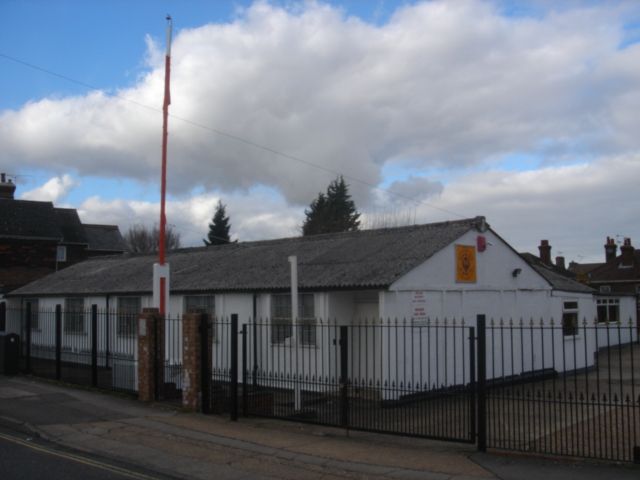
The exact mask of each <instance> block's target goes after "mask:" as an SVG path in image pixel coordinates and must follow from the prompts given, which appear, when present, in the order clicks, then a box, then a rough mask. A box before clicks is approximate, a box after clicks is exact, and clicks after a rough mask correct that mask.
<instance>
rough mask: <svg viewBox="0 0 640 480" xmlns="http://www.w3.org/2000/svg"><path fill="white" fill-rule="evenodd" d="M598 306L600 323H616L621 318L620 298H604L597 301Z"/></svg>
mask: <svg viewBox="0 0 640 480" xmlns="http://www.w3.org/2000/svg"><path fill="white" fill-rule="evenodd" d="M596 304H597V306H598V323H616V322H618V321H619V320H620V300H619V299H617V298H602V299H599V300H597V301H596Z"/></svg>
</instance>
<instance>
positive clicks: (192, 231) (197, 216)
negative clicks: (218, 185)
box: [78, 188, 303, 246]
mask: <svg viewBox="0 0 640 480" xmlns="http://www.w3.org/2000/svg"><path fill="white" fill-rule="evenodd" d="M218 200H222V202H223V203H224V204H226V205H227V215H229V218H230V223H231V238H232V239H234V240H235V239H239V240H240V241H250V240H261V239H264V238H278V237H291V236H297V235H299V234H300V226H301V225H302V219H303V212H302V211H301V210H300V209H299V208H295V207H290V206H288V205H287V204H286V202H285V200H284V198H283V197H282V196H281V195H278V194H276V193H275V192H273V191H270V190H268V189H260V188H258V189H252V191H251V195H250V196H247V195H244V194H240V195H224V196H221V195H219V194H209V193H207V194H201V195H195V196H192V197H190V198H188V199H184V200H180V199H173V200H169V201H168V202H167V223H168V224H169V225H171V226H172V227H173V228H174V229H175V230H177V231H178V232H180V234H181V239H182V244H183V246H202V245H203V243H202V239H203V238H205V236H206V233H207V231H208V224H209V222H211V219H212V217H213V214H214V212H215V207H216V204H217V203H218ZM78 212H79V214H80V218H81V219H82V221H83V222H85V223H107V224H115V225H118V226H119V227H120V230H121V232H122V233H123V234H124V233H125V232H126V231H127V230H128V228H129V227H131V226H132V225H135V224H143V225H147V226H152V225H154V223H157V222H158V219H159V215H160V213H159V212H160V206H159V203H155V202H140V201H131V200H104V199H102V198H100V197H99V196H94V197H90V198H88V199H86V200H85V201H84V202H83V203H82V204H81V205H80V207H79V208H78Z"/></svg>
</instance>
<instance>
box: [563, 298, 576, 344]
mask: <svg viewBox="0 0 640 480" xmlns="http://www.w3.org/2000/svg"><path fill="white" fill-rule="evenodd" d="M562 333H563V334H564V336H566V337H569V336H572V335H577V333H578V302H564V305H563V309H562Z"/></svg>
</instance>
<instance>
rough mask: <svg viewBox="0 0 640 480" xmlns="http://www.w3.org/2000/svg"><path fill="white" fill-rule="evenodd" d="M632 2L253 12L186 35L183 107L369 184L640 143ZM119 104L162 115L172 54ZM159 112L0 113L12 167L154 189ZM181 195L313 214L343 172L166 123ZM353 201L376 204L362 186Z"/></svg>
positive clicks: (176, 64) (182, 113)
mask: <svg viewBox="0 0 640 480" xmlns="http://www.w3.org/2000/svg"><path fill="white" fill-rule="evenodd" d="M623 14H624V10H623V9H622V8H621V7H616V6H611V5H603V6H602V7H575V8H566V9H564V10H562V11H559V12H552V11H549V12H548V13H544V14H543V15H541V16H539V17H536V18H523V17H519V18H512V17H507V16H504V15H503V14H501V13H500V11H499V10H498V9H497V7H495V5H494V4H493V3H489V2H481V1H473V0H467V1H459V2H440V1H434V2H424V3H418V4H416V5H411V6H406V7H404V8H401V9H399V10H398V11H396V13H395V14H394V15H393V16H392V17H391V19H390V20H389V21H388V22H387V23H385V24H383V25H379V26H378V25H373V24H368V23H366V22H364V21H362V20H359V19H357V18H354V17H348V16H345V15H344V14H343V13H342V12H341V11H340V10H338V9H336V8H333V7H330V6H327V5H324V4H321V3H315V2H309V3H304V4H299V5H295V6H294V7H292V8H291V9H290V10H287V9H285V8H280V7H275V6H271V5H269V4H268V3H264V2H258V3H256V4H254V5H252V6H251V7H249V8H247V9H245V10H239V11H238V16H237V17H236V19H235V20H233V21H232V22H230V23H225V24H210V25H205V26H202V27H199V28H193V29H185V30H182V31H180V32H178V34H177V35H176V38H175V43H174V47H173V50H172V52H173V69H172V72H173V78H172V105H171V112H172V114H174V115H175V116H176V117H181V118H185V119H189V120H191V121H193V122H196V123H198V124H200V125H204V126H209V127H213V128H218V129H221V130H224V131H226V132H230V133H232V134H234V135H237V136H240V137H243V138H247V139H250V140H252V141H255V142H257V143H260V144H262V145H266V146H268V147H271V148H274V149H276V150H279V151H282V152H285V153H287V154H290V155H293V156H296V157H300V158H303V159H305V160H308V161H310V162H314V163H317V164H320V165H322V166H323V167H324V168H327V169H329V170H334V171H340V172H343V173H344V174H346V175H348V176H350V177H354V178H357V179H361V180H363V181H365V182H366V183H367V184H377V183H379V181H380V180H381V168H382V166H383V165H384V164H385V163H386V162H389V161H392V160H393V161H402V160H403V159H409V160H411V162H412V165H414V166H444V167H461V166H468V165H477V164H482V163H484V162H487V161H489V160H491V161H494V160H495V158H497V157H499V156H501V155H503V154H506V153H511V152H522V151H525V152H531V153H534V154H540V155H546V159H547V160H548V161H551V162H553V160H554V159H556V158H561V159H565V158H566V156H567V155H573V154H574V153H575V152H576V151H578V152H581V153H584V152H588V153H589V155H590V156H597V155H599V154H602V153H621V152H624V151H628V150H635V149H638V148H640V137H638V135H636V122H635V117H636V112H637V109H638V106H640V81H639V80H640V78H639V77H640V71H639V70H638V68H637V67H636V66H637V65H638V64H640V58H638V57H640V47H639V46H637V45H631V46H627V47H626V48H620V46H619V45H620V42H621V39H622V38H623V35H624V27H623V22H624V18H623V17H624V15H623ZM147 46H148V54H147V56H146V59H145V61H146V62H147V63H148V65H150V70H149V72H148V74H146V75H144V76H143V77H142V78H141V79H140V80H139V82H138V83H137V85H135V86H134V87H133V88H129V89H125V90H122V91H120V92H119V94H120V95H121V96H122V97H126V98H129V99H132V100H134V101H135V102H139V103H141V104H144V105H149V106H152V107H157V108H158V109H159V107H160V105H161V98H162V81H163V71H162V67H163V65H162V55H161V53H160V52H159V50H161V49H160V48H159V47H158V46H157V45H155V43H154V42H153V41H152V40H151V39H147ZM160 124H161V116H160V113H159V112H158V111H150V110H148V109H145V108H141V107H140V106H139V105H137V104H133V103H130V102H127V101H124V100H122V99H121V98H117V97H112V96H107V95H105V94H103V93H101V92H91V93H88V94H87V95H84V96H78V97H70V98H63V99H54V98H50V99H43V100H40V101H34V102H31V103H29V104H28V105H25V106H24V107H23V108H21V109H19V110H17V111H5V112H3V113H2V114H0V143H1V144H2V145H3V149H2V152H0V162H2V163H3V164H7V165H8V166H11V165H13V167H11V168H12V169H15V168H16V167H20V168H24V167H26V168H28V167H34V168H46V169H50V170H53V171H55V172H60V173H63V172H67V171H69V170H75V171H78V172H79V174H80V175H87V174H91V175H104V176H112V175H113V174H114V172H116V174H117V175H119V176H123V177H129V178H135V179H139V180H143V181H154V180H155V178H156V175H155V173H154V175H150V174H149V172H150V171H153V172H155V170H156V169H157V165H158V159H159V156H160V151H159V150H160V147H159V143H160V142H159V138H160V134H159V132H160ZM169 146H170V161H169V168H170V174H171V177H170V178H171V179H170V182H169V188H170V189H171V190H172V191H174V192H184V191H189V190H190V189H191V187H193V186H198V185H199V186H204V187H205V188H206V189H209V190H215V189H221V190H223V191H225V192H230V191H233V190H236V189H248V188H250V187H252V186H254V185H256V184H262V185H269V186H271V187H273V188H276V189H279V190H280V191H281V192H282V193H283V195H284V196H285V198H286V199H287V201H288V202H290V203H291V202H292V203H297V204H299V205H302V204H306V203H308V201H309V199H310V198H312V197H313V196H314V195H315V193H316V192H318V191H320V190H323V189H324V188H325V187H326V185H327V183H328V182H329V181H330V180H332V178H333V177H334V175H333V174H330V173H326V172H322V171H319V170H316V169H313V168H311V167H309V166H308V165H304V164H302V163H299V162H296V161H292V160H290V159H286V158H282V157H278V156H276V155H274V154H272V153H269V152H268V151H264V150H260V149H256V148H254V147H251V146H249V145H247V144H243V143H238V142H237V141H235V140H232V139H230V138H227V137H224V136H219V135H217V134H216V133H215V132H213V131H211V130H207V129H201V128H198V127H195V126H194V125H193V124H189V123H185V122H183V121H181V120H178V119H177V118H175V117H174V118H172V119H171V120H170V143H169ZM351 183H352V189H353V191H354V196H355V198H356V200H358V201H360V203H362V204H363V205H364V204H367V202H370V201H374V197H372V196H371V191H370V188H369V187H368V186H366V185H363V184H360V183H358V182H355V181H351Z"/></svg>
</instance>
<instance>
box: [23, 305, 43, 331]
mask: <svg viewBox="0 0 640 480" xmlns="http://www.w3.org/2000/svg"><path fill="white" fill-rule="evenodd" d="M27 304H29V305H30V307H31V330H40V315H39V312H38V299H37V298H26V299H25V300H24V312H25V315H26V314H27V313H26V312H27ZM26 320H27V319H26V317H25V321H26Z"/></svg>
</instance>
